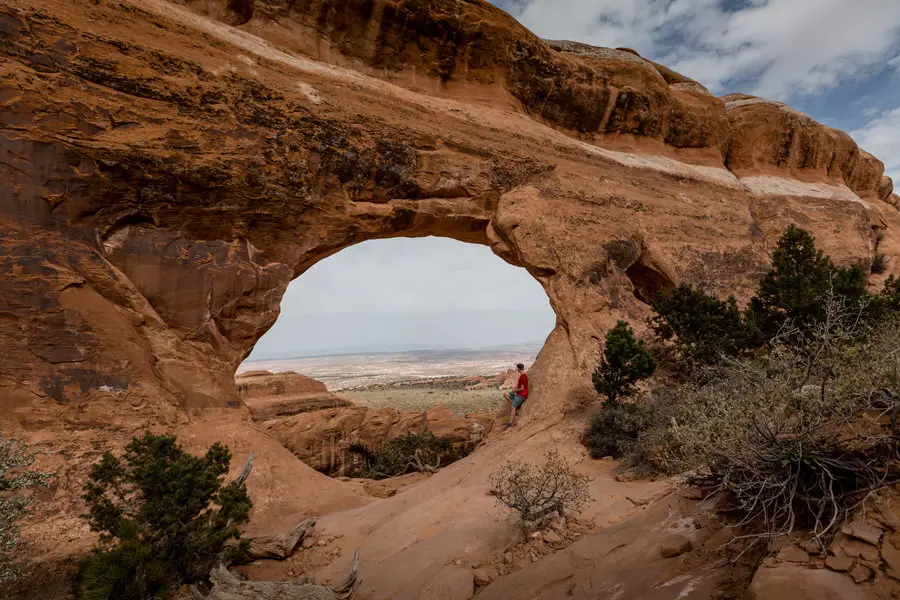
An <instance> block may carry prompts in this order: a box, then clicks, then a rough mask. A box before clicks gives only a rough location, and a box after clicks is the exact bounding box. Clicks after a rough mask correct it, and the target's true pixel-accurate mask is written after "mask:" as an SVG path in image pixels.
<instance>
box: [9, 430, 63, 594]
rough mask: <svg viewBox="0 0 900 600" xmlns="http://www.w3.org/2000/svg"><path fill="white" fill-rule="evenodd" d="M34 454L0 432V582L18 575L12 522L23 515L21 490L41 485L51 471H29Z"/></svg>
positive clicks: (24, 504) (15, 531)
mask: <svg viewBox="0 0 900 600" xmlns="http://www.w3.org/2000/svg"><path fill="white" fill-rule="evenodd" d="M34 457H35V454H34V453H33V452H30V451H29V450H28V446H27V445H26V444H25V443H24V442H21V441H19V440H17V439H14V438H5V437H3V435H2V434H0V584H4V583H5V584H10V583H12V582H15V581H16V580H17V579H18V578H19V568H18V566H17V564H16V563H17V561H16V556H15V550H16V545H17V544H18V542H19V529H18V527H17V526H16V523H17V522H18V521H19V520H20V519H21V518H22V517H23V516H24V515H25V512H26V510H27V506H28V496H27V495H25V492H23V490H26V489H29V488H33V487H36V486H41V485H45V484H46V483H47V481H48V480H49V479H50V478H51V477H52V476H53V475H52V473H42V472H38V471H30V470H28V467H30V466H31V465H32V464H33V463H34Z"/></svg>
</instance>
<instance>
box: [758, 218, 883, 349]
mask: <svg viewBox="0 0 900 600" xmlns="http://www.w3.org/2000/svg"><path fill="white" fill-rule="evenodd" d="M828 297H834V298H838V299H840V300H841V301H843V302H844V303H845V304H847V305H850V306H852V305H854V304H856V305H859V304H860V303H865V302H866V301H867V300H868V298H869V296H868V292H867V290H866V273H865V271H864V270H863V269H862V268H860V267H858V266H853V267H849V268H844V267H835V266H834V264H833V263H832V262H831V259H830V258H829V257H828V256H826V255H825V254H824V253H823V252H822V251H821V250H819V249H818V248H816V244H815V239H814V238H813V236H812V235H810V233H809V232H808V231H805V230H803V229H801V228H799V227H797V226H796V225H790V226H789V227H788V228H787V230H786V231H785V232H784V234H783V235H782V236H781V238H780V239H779V240H778V245H777V247H776V248H775V251H774V252H773V254H772V269H771V270H770V271H769V272H768V273H767V274H766V275H765V276H764V277H763V278H762V280H761V281H760V283H759V290H758V291H757V293H756V296H754V297H753V298H752V299H751V300H750V314H751V316H752V321H753V322H754V324H755V326H756V327H758V329H759V331H760V332H761V333H762V334H763V335H764V336H765V337H766V338H771V337H773V336H774V335H776V334H777V333H778V331H779V330H780V329H781V327H782V326H783V325H784V323H785V322H786V321H790V322H791V324H792V325H793V326H794V327H796V328H797V329H798V330H800V331H801V332H806V331H809V330H810V328H811V327H813V326H814V325H815V324H816V323H818V322H821V320H822V319H823V318H824V317H825V303H826V299H827V298H828Z"/></svg>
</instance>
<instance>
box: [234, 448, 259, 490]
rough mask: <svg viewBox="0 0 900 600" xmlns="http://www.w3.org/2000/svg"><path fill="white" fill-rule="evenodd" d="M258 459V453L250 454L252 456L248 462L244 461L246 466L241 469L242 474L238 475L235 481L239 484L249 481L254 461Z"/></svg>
mask: <svg viewBox="0 0 900 600" xmlns="http://www.w3.org/2000/svg"><path fill="white" fill-rule="evenodd" d="M254 460H256V453H255V452H254V453H253V454H251V455H250V458H248V459H247V462H246V463H244V468H243V470H241V474H240V475H238V476H237V479H235V481H236V482H237V483H238V485H240V484H242V483H244V482H246V481H247V478H248V477H250V471H252V470H253V461H254Z"/></svg>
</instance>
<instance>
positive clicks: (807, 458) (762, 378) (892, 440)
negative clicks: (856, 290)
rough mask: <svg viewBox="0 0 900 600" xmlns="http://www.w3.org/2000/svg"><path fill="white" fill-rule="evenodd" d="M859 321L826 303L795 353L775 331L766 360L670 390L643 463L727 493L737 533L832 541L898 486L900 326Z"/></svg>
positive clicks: (792, 340) (791, 340)
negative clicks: (804, 533) (806, 535)
mask: <svg viewBox="0 0 900 600" xmlns="http://www.w3.org/2000/svg"><path fill="white" fill-rule="evenodd" d="M862 312H863V310H862V309H858V310H856V311H853V310H849V309H847V308H846V307H845V306H843V305H842V304H841V303H840V302H838V301H836V300H834V299H831V300H830V301H829V302H828V306H827V310H826V316H825V318H824V319H823V321H821V322H820V323H818V324H817V325H815V326H814V327H813V328H812V330H810V331H808V332H807V333H806V334H805V335H804V336H803V338H802V341H801V342H798V339H799V338H798V336H799V334H798V332H796V331H786V332H783V334H782V336H780V338H779V339H776V340H775V342H774V344H773V346H772V350H771V352H769V353H768V354H767V355H766V356H764V357H763V358H758V359H755V360H746V361H736V362H732V363H730V364H728V365H727V366H726V367H724V368H723V369H722V371H721V372H720V373H719V376H718V377H716V378H714V379H713V380H712V381H711V382H710V383H708V384H706V385H703V386H699V385H682V386H679V387H676V388H674V389H671V390H669V391H668V395H669V397H668V398H666V399H665V401H664V402H662V401H657V402H656V407H657V411H658V414H657V418H656V420H655V422H656V423H657V425H656V426H654V427H651V428H650V429H648V430H646V431H644V432H643V433H642V435H641V437H640V443H639V445H640V447H641V449H642V451H643V452H644V453H645V459H646V461H647V462H648V463H649V464H650V465H651V466H652V467H653V468H655V470H658V471H665V472H670V473H684V472H692V473H695V474H696V477H694V479H695V481H699V482H701V483H704V484H706V485H707V486H708V487H709V489H710V491H724V492H727V493H728V494H730V496H731V497H732V498H733V500H734V506H735V508H736V509H737V511H738V512H739V514H740V515H741V516H742V520H741V525H751V526H755V527H759V528H760V531H762V532H764V533H765V534H767V535H780V534H787V533H790V532H791V531H792V530H793V529H794V528H795V527H803V528H808V529H809V530H811V531H812V533H813V535H814V536H816V537H818V538H822V537H823V536H826V535H828V534H830V533H833V532H834V530H835V526H836V525H838V524H839V523H840V522H841V521H842V520H844V518H845V517H846V516H847V515H848V513H849V512H850V511H851V510H852V509H853V508H854V507H855V506H857V505H858V503H859V502H860V501H861V500H863V499H864V498H865V497H866V496H867V494H869V493H871V492H873V491H874V490H877V489H878V488H880V487H883V486H885V485H888V484H891V483H894V482H896V481H898V480H900V469H898V468H897V467H898V465H897V458H898V439H900V438H898V435H897V434H898V431H900V430H898V429H897V423H896V416H897V413H898V410H900V321H898V320H897V319H893V320H888V321H884V322H881V323H879V324H878V325H877V329H866V328H865V327H864V326H863V325H862V320H861V314H862Z"/></svg>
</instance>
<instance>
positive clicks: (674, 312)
mask: <svg viewBox="0 0 900 600" xmlns="http://www.w3.org/2000/svg"><path fill="white" fill-rule="evenodd" d="M651 306H652V308H653V312H654V313H656V314H655V315H654V316H653V317H651V319H650V327H651V329H653V331H654V332H655V333H656V335H658V336H659V337H660V338H662V339H664V340H672V339H674V340H675V347H676V348H677V349H678V351H679V353H680V354H681V356H682V358H684V359H685V360H686V361H687V362H688V363H691V364H712V363H715V362H718V361H719V359H720V358H721V357H722V356H738V355H740V354H741V353H742V352H743V351H744V350H746V349H747V348H750V347H752V346H754V345H755V344H756V342H755V340H754V339H753V338H754V336H753V335H752V332H751V330H750V329H751V328H749V327H748V326H747V324H746V323H745V322H744V319H743V317H742V315H741V310H740V308H738V305H737V301H736V300H735V299H734V296H731V297H729V298H728V300H727V301H722V300H719V299H718V298H716V297H715V296H712V295H710V294H707V293H706V292H704V291H703V290H701V289H699V288H695V287H693V286H691V285H689V284H681V285H680V286H678V287H677V288H675V289H673V290H669V291H662V292H660V293H658V294H657V295H656V297H655V298H654V299H653V302H652V305H651Z"/></svg>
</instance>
